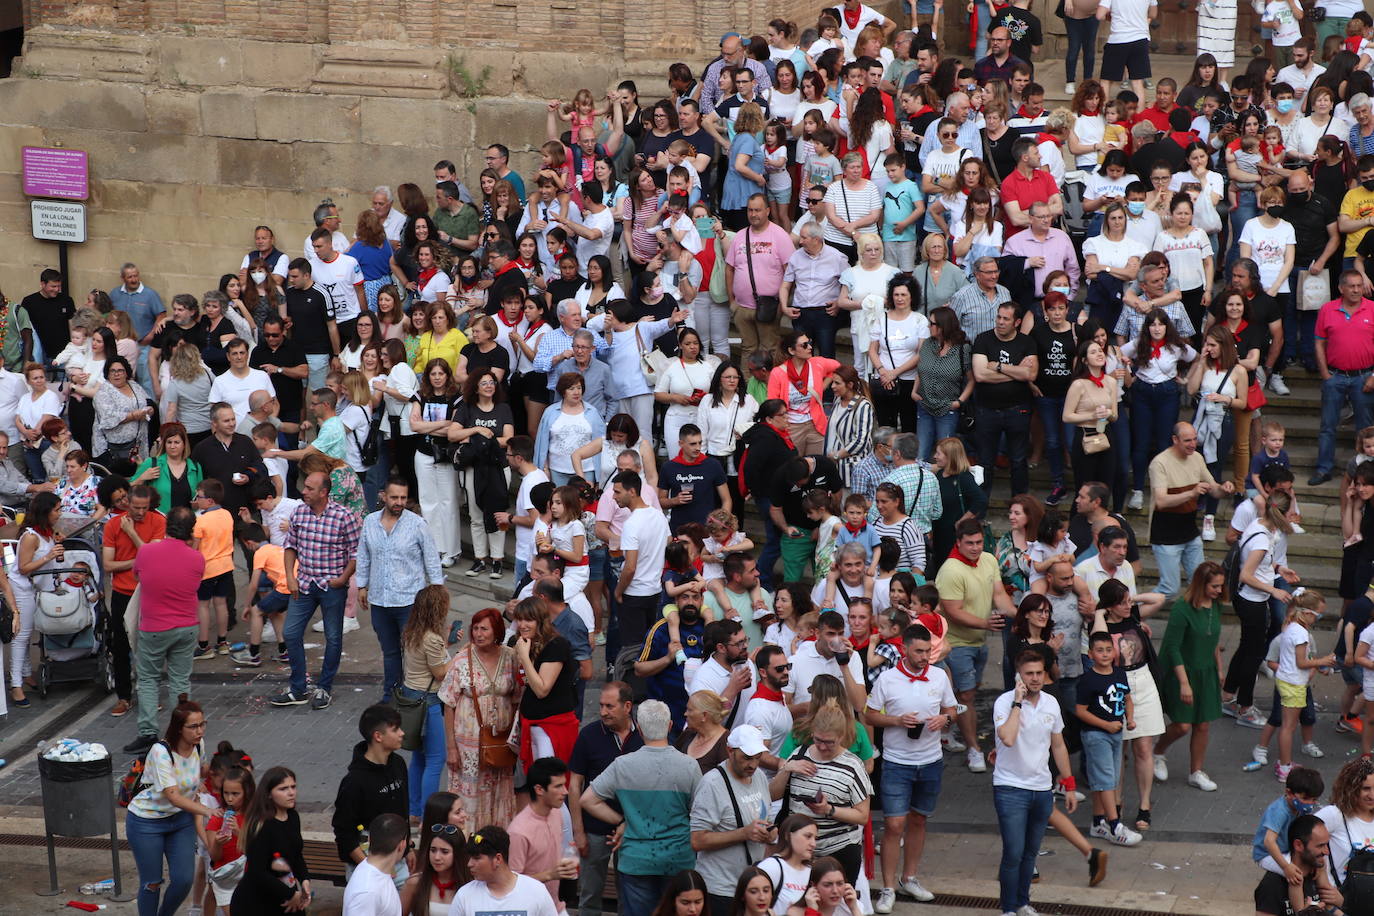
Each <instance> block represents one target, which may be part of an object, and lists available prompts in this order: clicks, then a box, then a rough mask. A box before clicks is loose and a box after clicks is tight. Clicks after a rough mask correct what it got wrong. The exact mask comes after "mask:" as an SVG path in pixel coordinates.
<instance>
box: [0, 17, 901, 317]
mask: <svg viewBox="0 0 1374 916" xmlns="http://www.w3.org/2000/svg"><path fill="white" fill-rule="evenodd" d="M891 5H892V6H893V7H894V10H893V11H894V12H896V10H895V7H896V6H897V4H896V3H895V0H893V2H892V3H891ZM820 6H822V4H821V3H819V2H816V0H802V2H798V3H796V4H795V5H794V6H793V7H792V8H789V9H786V10H784V9H780V8H778V7H776V6H775V5H768V4H765V3H764V2H763V0H671V2H670V0H647V2H628V0H523V2H520V3H519V4H518V5H517V3H516V0H465V2H463V3H440V2H438V0H391V2H388V3H376V2H374V0H25V16H26V18H25V25H26V29H27V31H26V35H25V49H24V55H23V57H22V58H21V59H19V60H17V61H16V62H15V75H14V77H12V78H10V79H6V80H0V136H3V137H4V142H3V143H0V226H3V227H4V229H5V231H6V233H7V235H8V238H7V239H6V241H7V244H6V245H5V246H4V250H3V254H0V289H3V290H4V291H5V293H6V294H7V295H8V296H9V297H10V298H11V299H14V298H17V297H18V296H20V295H23V294H24V293H27V292H29V291H31V290H32V289H33V288H35V286H36V282H37V273H38V271H39V270H40V269H42V268H43V267H47V266H55V264H56V262H57V251H56V246H55V245H54V244H52V243H47V242H35V241H33V240H32V239H30V237H29V209H28V198H26V197H25V196H24V195H23V193H22V187H21V180H20V167H19V157H20V148H21V147H22V146H25V145H49V146H63V147H68V148H78V149H84V150H87V151H88V152H89V153H90V163H91V174H92V179H93V180H92V185H91V187H92V191H91V194H92V196H91V199H90V201H88V209H89V233H88V234H89V238H90V241H88V242H87V243H85V244H83V245H78V246H73V248H72V252H71V269H72V277H71V283H70V287H71V289H72V290H74V291H77V292H78V293H84V291H85V290H88V289H90V288H91V287H93V286H100V287H102V288H107V289H108V288H109V287H110V286H112V285H114V282H115V280H116V273H117V268H118V265H119V264H120V263H121V262H122V261H125V260H133V261H136V262H138V263H139V264H140V266H141V267H142V268H143V271H144V275H145V277H147V278H148V280H149V282H150V283H151V284H152V285H154V287H155V288H157V289H158V290H159V291H160V292H162V293H163V294H164V297H167V296H168V294H170V293H175V292H187V291H189V292H194V293H196V294H199V293H200V292H203V291H204V290H206V289H209V288H211V287H212V286H213V285H214V284H215V283H216V282H217V280H218V277H219V276H220V274H222V273H224V272H227V271H230V270H234V269H237V267H238V264H239V261H240V259H241V257H242V255H243V253H244V252H245V251H247V250H248V248H249V247H250V243H251V240H252V230H253V227H254V226H255V225H257V224H259V223H267V224H269V225H271V226H272V227H273V228H274V229H275V230H276V232H277V236H278V244H279V246H280V247H281V248H282V250H284V251H286V252H288V253H289V254H293V255H294V254H295V253H297V252H299V251H300V250H301V247H302V241H303V239H304V238H305V236H306V234H307V232H308V231H309V230H310V229H311V228H313V225H312V224H311V223H310V222H309V218H310V212H311V210H312V209H313V207H314V206H315V204H316V203H317V202H318V201H319V200H320V198H321V197H323V196H329V197H332V198H333V199H334V200H335V202H336V203H338V204H339V205H340V209H341V213H342V214H343V215H344V222H345V226H344V228H345V230H346V231H349V234H350V235H351V234H352V232H351V229H352V223H353V220H354V219H355V218H356V215H357V213H358V211H359V210H360V209H362V208H363V207H366V206H367V203H368V199H369V197H370V194H371V189H372V188H373V187H374V186H375V185H378V184H389V185H391V186H392V187H395V186H396V185H398V184H400V183H402V182H405V181H414V182H416V183H418V184H420V185H421V187H423V188H426V189H428V188H429V187H430V186H431V183H432V167H433V165H434V162H435V161H436V160H439V159H444V158H447V159H452V160H454V161H455V162H456V163H457V164H458V166H459V169H460V172H461V174H462V175H463V177H464V178H465V179H466V180H467V181H468V182H469V185H470V186H472V185H475V179H476V176H477V174H478V172H479V171H480V170H481V168H482V165H483V163H482V159H481V156H482V148H483V146H485V144H487V143H491V142H496V141H499V142H502V143H505V144H507V145H508V146H510V147H511V148H512V150H513V151H515V154H514V156H513V157H512V159H513V161H512V166H513V167H514V168H516V169H518V170H519V171H521V173H522V174H529V173H530V171H531V170H532V169H533V168H534V167H535V164H536V154H535V152H534V150H535V149H536V148H537V147H538V145H539V143H541V142H542V141H543V140H544V139H545V137H544V123H545V116H544V111H545V108H544V100H545V99H548V98H552V97H555V96H558V97H563V98H567V97H569V96H571V94H572V93H573V92H574V91H575V90H576V89H577V88H580V87H583V86H585V87H587V88H589V89H591V90H592V91H593V92H594V93H595V94H597V95H598V96H599V95H600V94H601V93H603V92H604V91H605V89H607V88H609V87H611V86H613V85H614V84H615V83H616V82H618V81H619V80H620V79H622V78H625V77H626V76H634V77H636V78H638V79H639V80H640V82H641V92H642V96H643V98H644V99H646V100H652V99H654V98H658V97H660V96H661V95H663V94H664V93H665V91H666V87H665V85H664V82H663V81H664V78H665V75H666V69H667V65H668V64H669V63H671V62H672V61H674V60H685V61H687V62H689V63H691V64H692V66H693V68H694V69H695V68H697V67H699V66H701V65H703V64H704V63H705V62H706V61H707V60H709V59H710V58H711V57H712V56H714V53H715V47H716V43H717V41H718V40H719V37H720V34H721V33H722V32H723V31H725V30H727V29H738V30H739V31H742V32H744V33H745V34H749V33H751V32H762V31H763V30H764V27H765V23H766V21H767V19H768V18H769V17H770V16H774V15H779V14H783V15H786V17H787V18H789V19H794V20H796V21H798V22H799V23H801V24H802V25H803V27H805V25H806V24H807V23H808V22H812V21H814V18H815V12H816V10H817V9H819V8H820ZM78 298H79V296H78Z"/></svg>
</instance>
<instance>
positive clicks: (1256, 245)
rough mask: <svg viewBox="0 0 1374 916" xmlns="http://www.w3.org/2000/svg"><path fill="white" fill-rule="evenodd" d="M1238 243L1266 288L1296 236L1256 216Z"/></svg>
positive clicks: (1289, 226) (1289, 229) (1290, 226)
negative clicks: (1247, 248) (1253, 261)
mask: <svg viewBox="0 0 1374 916" xmlns="http://www.w3.org/2000/svg"><path fill="white" fill-rule="evenodd" d="M1286 5H1287V4H1285V6H1286ZM1240 243H1241V244H1242V245H1249V246H1250V257H1252V258H1254V260H1255V263H1256V264H1258V265H1259V273H1260V284H1261V285H1262V286H1264V288H1265V289H1268V288H1269V287H1270V286H1272V285H1273V284H1274V282H1275V281H1276V280H1277V279H1278V277H1279V271H1280V270H1281V269H1282V268H1283V258H1284V255H1285V253H1286V252H1287V250H1288V249H1287V246H1288V245H1296V244H1297V243H1298V236H1297V233H1295V232H1294V231H1293V224H1292V223H1290V222H1289V221H1288V220H1286V219H1281V220H1279V224H1278V225H1277V226H1274V227H1272V228H1270V227H1267V226H1264V225H1263V224H1261V223H1260V218H1259V217H1258V216H1256V217H1255V218H1253V219H1250V220H1247V221H1246V223H1245V228H1243V229H1241V230H1240Z"/></svg>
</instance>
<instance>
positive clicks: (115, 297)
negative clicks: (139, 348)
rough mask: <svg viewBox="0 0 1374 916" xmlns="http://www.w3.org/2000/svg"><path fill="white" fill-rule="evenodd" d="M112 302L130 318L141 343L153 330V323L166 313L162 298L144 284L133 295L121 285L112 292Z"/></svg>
mask: <svg viewBox="0 0 1374 916" xmlns="http://www.w3.org/2000/svg"><path fill="white" fill-rule="evenodd" d="M110 302H111V303H112V304H113V305H114V307H115V308H116V309H118V310H119V311H121V312H124V313H125V314H127V315H128V316H129V321H130V322H132V323H133V326H134V336H135V337H137V338H138V339H139V340H140V341H142V340H143V338H144V336H145V335H147V333H148V332H149V331H151V330H152V329H153V323H154V322H156V321H157V319H158V316H159V315H161V314H163V313H164V312H165V311H166V309H165V308H164V307H163V305H162V297H161V296H159V295H158V294H157V291H156V290H153V289H149V288H148V286H146V285H143V284H140V285H139V288H138V289H137V290H135V291H134V292H132V293H131V292H129V291H128V290H127V289H125V288H124V284H122V283H121V284H120V285H119V286H117V287H115V288H114V289H112V290H110Z"/></svg>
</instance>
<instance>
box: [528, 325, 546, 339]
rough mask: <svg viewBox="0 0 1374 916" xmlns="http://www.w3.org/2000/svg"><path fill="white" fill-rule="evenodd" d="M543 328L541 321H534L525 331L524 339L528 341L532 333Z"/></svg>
mask: <svg viewBox="0 0 1374 916" xmlns="http://www.w3.org/2000/svg"><path fill="white" fill-rule="evenodd" d="M543 326H544V322H542V321H536V322H535V323H534V324H532V325H530V326H529V327H528V328H526V329H525V339H526V340H529V339H530V337H531V336H532V335H533V334H534V332H535V331H537V330H539V329H540V328H542V327H543Z"/></svg>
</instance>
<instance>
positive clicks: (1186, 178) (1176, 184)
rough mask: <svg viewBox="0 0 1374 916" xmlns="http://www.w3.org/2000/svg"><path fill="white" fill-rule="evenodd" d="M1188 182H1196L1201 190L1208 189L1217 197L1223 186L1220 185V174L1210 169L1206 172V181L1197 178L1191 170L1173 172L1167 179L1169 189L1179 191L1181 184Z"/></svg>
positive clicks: (1181, 188) (1219, 195) (1181, 187)
mask: <svg viewBox="0 0 1374 916" xmlns="http://www.w3.org/2000/svg"><path fill="white" fill-rule="evenodd" d="M1190 182H1196V183H1197V184H1200V185H1202V190H1204V191H1209V192H1211V193H1212V194H1215V195H1216V196H1217V197H1221V194H1222V191H1223V187H1224V186H1223V185H1222V181H1221V175H1220V174H1218V173H1217V172H1212V171H1209V172H1208V173H1207V180H1206V181H1203V180H1201V179H1199V178H1198V177H1197V176H1196V175H1194V174H1193V173H1192V172H1174V174H1173V177H1172V178H1170V179H1169V190H1170V191H1181V190H1183V186H1184V185H1185V184H1187V183H1190Z"/></svg>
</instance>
